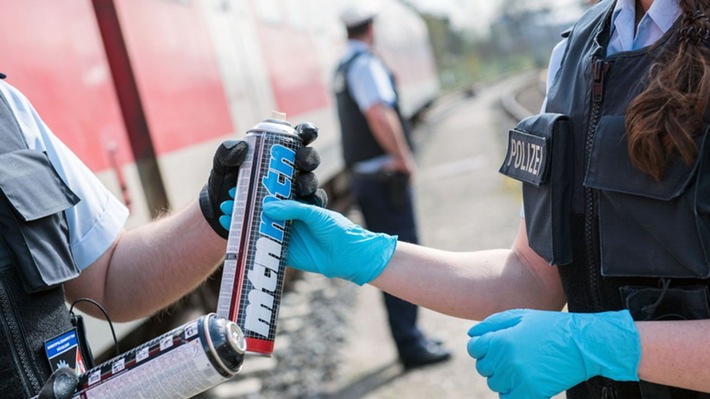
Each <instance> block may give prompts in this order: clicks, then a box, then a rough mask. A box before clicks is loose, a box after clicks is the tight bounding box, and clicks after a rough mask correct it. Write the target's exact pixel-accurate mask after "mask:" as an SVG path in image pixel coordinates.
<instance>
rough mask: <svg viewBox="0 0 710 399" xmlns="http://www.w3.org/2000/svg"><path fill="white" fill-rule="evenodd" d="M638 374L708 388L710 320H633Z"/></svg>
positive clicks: (682, 384) (709, 372) (693, 388)
mask: <svg viewBox="0 0 710 399" xmlns="http://www.w3.org/2000/svg"><path fill="white" fill-rule="evenodd" d="M636 327H637V328H638V330H639V335H640V337H641V363H640V364H639V378H641V379H642V380H646V381H650V382H655V383H658V384H664V385H671V386H677V387H682V388H687V389H691V390H695V391H701V392H710V360H709V359H710V346H708V345H707V341H708V333H709V332H710V320H692V321H687V320H684V321H661V322H637V323H636Z"/></svg>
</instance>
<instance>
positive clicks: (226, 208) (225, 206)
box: [219, 200, 234, 216]
mask: <svg viewBox="0 0 710 399" xmlns="http://www.w3.org/2000/svg"><path fill="white" fill-rule="evenodd" d="M219 210H220V211H222V213H223V214H225V215H226V216H232V213H234V201H233V200H227V201H224V202H222V203H221V204H219Z"/></svg>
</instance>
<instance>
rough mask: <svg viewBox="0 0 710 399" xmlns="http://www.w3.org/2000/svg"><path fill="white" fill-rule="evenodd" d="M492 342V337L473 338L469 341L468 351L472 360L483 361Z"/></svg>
mask: <svg viewBox="0 0 710 399" xmlns="http://www.w3.org/2000/svg"><path fill="white" fill-rule="evenodd" d="M490 342H491V336H490V335H483V336H480V337H473V338H471V339H469V340H468V344H466V351H467V352H468V355H469V356H471V357H472V358H474V359H476V360H481V359H483V358H484V357H485V356H486V353H488V348H489V347H490Z"/></svg>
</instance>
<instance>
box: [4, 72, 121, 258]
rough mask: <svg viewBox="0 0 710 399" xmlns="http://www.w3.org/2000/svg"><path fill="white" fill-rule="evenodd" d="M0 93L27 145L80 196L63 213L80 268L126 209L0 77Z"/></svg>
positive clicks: (104, 243)
mask: <svg viewBox="0 0 710 399" xmlns="http://www.w3.org/2000/svg"><path fill="white" fill-rule="evenodd" d="M0 92H2V94H3V95H4V97H5V98H6V99H7V102H8V105H9V106H10V109H11V110H12V113H13V114H14V115H15V118H16V119H17V122H18V124H19V126H20V130H21V131H22V133H23V134H24V135H25V139H26V142H27V145H28V146H29V148H30V149H32V150H36V151H44V152H46V153H47V155H48V156H49V160H50V162H51V163H52V166H54V168H55V169H56V170H57V173H59V176H61V178H62V179H63V180H64V182H65V183H66V184H67V186H69V188H70V189H71V190H72V191H73V192H74V193H75V194H76V195H77V196H78V197H79V198H80V199H81V201H79V203H78V204H76V205H75V206H74V207H72V208H69V209H68V210H67V211H66V212H65V214H66V218H67V224H68V227H69V240H70V245H71V250H72V254H73V255H74V260H75V262H76V265H77V267H79V269H82V270H83V269H85V268H86V267H87V266H89V265H90V264H91V263H93V262H94V261H95V260H96V259H98V258H99V257H100V256H101V255H102V254H103V253H104V252H105V251H106V250H107V249H108V248H109V246H110V245H111V244H112V243H113V242H114V240H115V239H116V238H117V237H118V234H119V233H120V232H121V230H122V229H123V226H124V224H125V222H126V219H127V218H128V209H127V208H126V207H125V206H124V205H123V204H122V203H121V202H120V201H119V200H118V199H117V198H116V197H115V196H114V195H113V194H112V193H111V192H110V191H108V189H107V188H105V186H104V185H103V184H102V183H101V182H100V181H99V179H98V178H97V177H96V175H94V173H93V172H92V171H91V170H89V168H88V167H86V165H84V163H83V162H81V161H80V160H79V158H77V156H76V155H74V153H73V152H71V150H69V148H67V147H66V145H64V143H62V142H61V141H60V140H59V139H58V138H57V137H56V136H55V135H54V133H52V131H51V130H50V129H49V127H48V126H47V125H45V123H44V122H43V121H42V119H41V118H40V117H39V115H38V114H37V111H35V109H34V107H33V106H32V104H30V102H29V101H28V100H27V98H26V97H25V96H24V95H23V94H22V93H20V91H19V90H17V89H15V88H14V87H12V86H11V85H10V84H8V83H7V82H5V81H4V80H0Z"/></svg>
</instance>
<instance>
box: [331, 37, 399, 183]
mask: <svg viewBox="0 0 710 399" xmlns="http://www.w3.org/2000/svg"><path fill="white" fill-rule="evenodd" d="M359 52H364V53H365V55H361V56H358V58H357V59H355V61H353V63H352V65H351V66H350V69H349V70H348V74H347V80H348V82H349V87H350V95H351V96H352V97H353V99H354V100H355V102H356V103H357V105H358V108H360V111H362V112H363V114H364V113H365V111H366V110H367V109H369V108H370V107H372V106H374V105H376V104H378V103H381V104H386V105H389V106H391V107H394V105H395V103H396V101H397V95H396V94H395V90H394V87H392V82H391V80H390V77H389V73H388V72H387V68H385V66H384V64H383V63H382V60H380V59H379V58H378V57H374V56H372V54H371V53H370V48H369V46H368V45H367V44H365V43H363V42H361V41H359V40H348V46H347V49H346V51H345V55H344V56H343V57H342V59H344V60H347V59H349V58H350V57H352V56H353V55H354V54H356V53H359ZM390 161H391V156H390V155H382V156H379V157H377V158H373V159H370V160H366V161H363V162H359V163H357V164H355V165H354V166H353V170H355V171H357V172H360V173H375V172H377V171H378V170H379V169H380V168H381V167H382V165H385V164H387V163H389V162H390Z"/></svg>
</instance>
